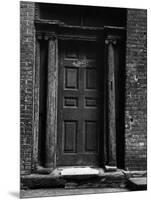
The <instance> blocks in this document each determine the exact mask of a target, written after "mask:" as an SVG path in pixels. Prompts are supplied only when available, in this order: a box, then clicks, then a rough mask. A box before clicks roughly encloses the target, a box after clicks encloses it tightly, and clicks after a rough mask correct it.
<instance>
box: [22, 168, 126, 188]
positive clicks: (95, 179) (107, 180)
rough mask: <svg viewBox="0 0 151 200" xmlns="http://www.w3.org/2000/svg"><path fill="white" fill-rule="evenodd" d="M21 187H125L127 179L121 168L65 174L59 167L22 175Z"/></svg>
mask: <svg viewBox="0 0 151 200" xmlns="http://www.w3.org/2000/svg"><path fill="white" fill-rule="evenodd" d="M21 183H22V186H21V189H35V188H70V189H71V188H105V187H110V188H125V187H126V184H127V179H126V178H125V175H124V174H123V172H122V171H121V170H118V171H116V172H104V171H103V170H102V169H98V174H97V173H96V174H95V173H94V174H93V173H92V174H88V173H87V174H78V173H77V174H75V175H74V174H72V175H71V174H70V175H69V174H67V173H66V174H65V175H62V174H61V173H60V171H59V170H58V169H55V170H54V171H53V172H52V173H51V174H47V175H46V174H31V175H26V176H22V177H21Z"/></svg>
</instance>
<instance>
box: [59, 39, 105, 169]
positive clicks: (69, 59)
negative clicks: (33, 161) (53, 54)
mask: <svg viewBox="0 0 151 200" xmlns="http://www.w3.org/2000/svg"><path fill="white" fill-rule="evenodd" d="M59 50H60V54H59V56H60V61H59V84H58V135H57V165H58V166H66V165H70V166H71V165H73V166H75V165H93V166H96V165H99V164H100V160H101V159H103V158H102V157H101V156H102V154H101V152H102V151H103V149H102V148H103V147H102V146H101V145H100V144H101V143H102V142H101V140H102V138H103V114H104V113H103V99H104V95H103V91H102V88H103V87H102V86H101V85H102V84H103V83H104V81H103V78H104V76H103V67H102V66H103V65H102V64H101V63H103V60H100V56H98V53H99V54H101V53H102V52H103V46H101V45H100V43H99V42H86V41H60V43H59ZM100 88H101V91H100Z"/></svg>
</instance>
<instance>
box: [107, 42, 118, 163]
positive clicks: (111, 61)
mask: <svg viewBox="0 0 151 200" xmlns="http://www.w3.org/2000/svg"><path fill="white" fill-rule="evenodd" d="M106 44H107V46H108V52H107V54H108V59H107V62H108V163H107V165H109V166H116V165H117V162H116V97H115V67H116V64H115V52H114V45H115V44H116V41H115V40H113V39H108V40H106Z"/></svg>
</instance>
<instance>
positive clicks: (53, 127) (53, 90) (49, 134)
mask: <svg viewBox="0 0 151 200" xmlns="http://www.w3.org/2000/svg"><path fill="white" fill-rule="evenodd" d="M57 48H58V47H57V39H56V38H55V37H50V38H49V40H48V90H47V122H46V141H45V145H46V163H45V167H47V168H49V167H54V166H55V163H56V160H55V156H56V153H55V152H56V151H55V149H56V134H57V85H58V64H57V62H58V61H57V60H58V59H57V54H58V52H57V51H58V50H57Z"/></svg>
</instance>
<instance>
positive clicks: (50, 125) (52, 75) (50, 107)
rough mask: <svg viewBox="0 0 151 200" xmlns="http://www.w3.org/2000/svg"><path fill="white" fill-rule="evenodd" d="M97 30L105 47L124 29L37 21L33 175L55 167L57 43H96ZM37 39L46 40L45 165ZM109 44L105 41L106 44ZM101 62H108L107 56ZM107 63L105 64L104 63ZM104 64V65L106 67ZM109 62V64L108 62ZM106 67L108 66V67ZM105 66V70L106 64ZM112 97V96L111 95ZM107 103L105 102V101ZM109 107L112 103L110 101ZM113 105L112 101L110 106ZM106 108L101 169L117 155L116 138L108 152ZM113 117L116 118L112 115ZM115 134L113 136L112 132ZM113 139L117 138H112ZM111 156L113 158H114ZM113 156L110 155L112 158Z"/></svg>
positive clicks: (38, 43)
mask: <svg viewBox="0 0 151 200" xmlns="http://www.w3.org/2000/svg"><path fill="white" fill-rule="evenodd" d="M99 31H104V43H105V44H106V46H107V45H108V44H110V43H111V44H114V43H116V42H115V41H117V40H119V39H120V37H119V36H118V35H119V33H121V32H123V30H121V29H118V30H116V31H114V30H113V29H112V28H104V27H101V28H100V27H99V28H90V27H87V28H83V27H71V26H65V27H64V26H62V25H59V24H50V23H46V24H43V23H41V22H39V21H38V22H36V49H35V51H36V62H35V70H34V118H33V124H34V127H33V162H32V169H33V172H37V173H50V171H52V170H53V169H55V168H56V156H57V154H56V153H57V152H56V149H57V148H56V145H57V110H58V107H57V106H58V105H57V104H58V103H57V102H58V40H71V39H72V40H75V39H76V40H86V41H96V40H97V37H98V36H99ZM40 40H46V41H47V42H48V86H49V87H48V90H47V111H48V112H47V122H46V142H45V147H46V148H45V149H46V152H45V153H46V154H45V156H46V163H45V166H41V165H40V161H39V96H40V90H39V89H40ZM107 41H108V42H107ZM106 46H105V51H104V53H105V54H106V52H107V51H108V47H106ZM104 56H105V59H104V60H107V59H108V58H107V56H106V55H104ZM105 63H106V62H105ZM105 63H104V65H105ZM107 63H108V62H107ZM107 65H108V64H107ZM105 67H107V66H106V65H105ZM107 74H108V71H107V70H106V71H105V76H106V78H105V80H108V75H107ZM104 82H105V83H104V84H105V85H104V87H105V91H106V93H107V92H108V91H109V90H108V87H107V88H106V81H104ZM114 95H115V94H114ZM104 98H105V101H104V102H106V100H107V94H105V97H104ZM107 102H108V101H107ZM110 103H111V104H112V102H110ZM113 104H115V102H114V103H113ZM107 107H108V105H106V106H104V119H105V120H104V127H105V128H104V148H103V149H104V152H103V155H104V167H105V165H106V164H108V163H109V161H110V160H109V159H110V155H112V153H113V150H114V151H115V154H116V138H114V145H113V146H112V148H111V151H109V149H108V147H109V146H108V145H107V144H108V143H110V142H109V141H107V140H109V137H107V135H108V131H107V129H106V126H107V115H109V113H107ZM113 107H115V108H114V111H115V109H116V106H115V105H113ZM115 118H116V116H115ZM115 134H116V133H115ZM115 137H116V136H115ZM115 154H114V155H113V156H114V158H115V156H116V155H115ZM111 157H112V156H111ZM111 165H115V166H116V161H115V162H114V163H111Z"/></svg>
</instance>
